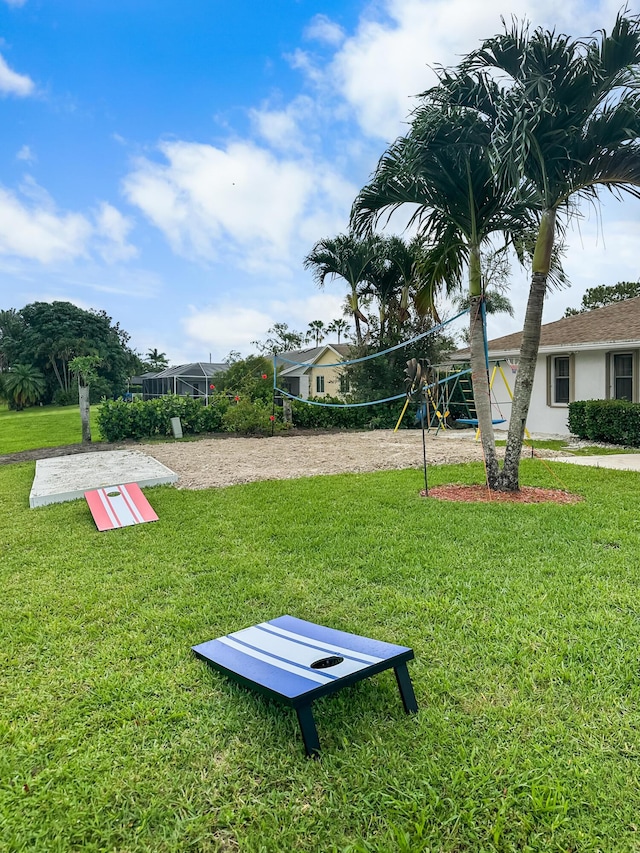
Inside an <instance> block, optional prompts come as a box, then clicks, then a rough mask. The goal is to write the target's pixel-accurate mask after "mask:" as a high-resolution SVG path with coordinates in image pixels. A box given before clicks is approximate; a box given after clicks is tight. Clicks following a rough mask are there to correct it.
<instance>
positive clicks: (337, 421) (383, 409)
mask: <svg viewBox="0 0 640 853" xmlns="http://www.w3.org/2000/svg"><path fill="white" fill-rule="evenodd" d="M309 399H310V400H312V401H313V400H315V401H316V402H319V403H338V404H342V407H336V408H333V407H326V406H314V405H310V404H309V403H306V402H303V401H301V400H292V402H291V412H292V418H293V426H295V427H298V428H299V429H393V428H394V427H395V425H396V423H397V422H398V418H399V417H400V412H401V411H402V406H403V405H404V400H394V401H393V402H391V403H378V404H377V405H375V406H357V407H354V408H344V405H343V404H344V403H345V400H343V399H340V398H338V397H310V398H309ZM415 413H416V404H413V405H411V406H410V407H409V409H408V410H407V412H406V413H405V416H404V418H403V420H402V427H403V428H406V427H409V426H413V425H414V420H415Z"/></svg>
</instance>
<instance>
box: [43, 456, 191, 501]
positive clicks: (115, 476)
mask: <svg viewBox="0 0 640 853" xmlns="http://www.w3.org/2000/svg"><path fill="white" fill-rule="evenodd" d="M177 479H178V475H177V474H176V473H174V472H173V471H172V470H171V469H170V468H167V466H166V465H163V464H162V463H161V462H158V460H157V459H153V458H152V457H151V456H145V454H144V453H140V452H139V451H137V450H105V451H102V452H100V453H80V454H78V455H75V456H57V457H56V458H54V459H38V461H37V462H36V475H35V477H34V479H33V486H32V487H31V494H30V495H29V506H30V507H31V508H33V507H37V506H46V505H47V504H53V503H62V502H63V501H73V500H76V498H83V497H84V493H85V492H88V491H90V490H91V489H101V488H105V487H107V486H118V485H120V484H122V483H137V484H138V485H139V486H160V485H162V484H164V483H175V482H176V480H177Z"/></svg>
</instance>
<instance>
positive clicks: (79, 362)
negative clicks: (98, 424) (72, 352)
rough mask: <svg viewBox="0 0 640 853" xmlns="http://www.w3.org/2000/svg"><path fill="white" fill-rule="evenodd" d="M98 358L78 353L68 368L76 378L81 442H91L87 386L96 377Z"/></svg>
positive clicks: (88, 386)
mask: <svg viewBox="0 0 640 853" xmlns="http://www.w3.org/2000/svg"><path fill="white" fill-rule="evenodd" d="M99 366H100V359H99V358H98V357H97V356H95V355H79V356H76V357H75V358H74V359H72V360H71V362H70V363H69V368H70V370H71V373H72V374H73V375H74V376H75V377H76V378H77V380H78V402H79V404H80V422H81V424H82V443H83V444H90V443H91V421H90V406H89V388H90V386H91V383H92V382H95V381H96V380H97V378H98V367H99Z"/></svg>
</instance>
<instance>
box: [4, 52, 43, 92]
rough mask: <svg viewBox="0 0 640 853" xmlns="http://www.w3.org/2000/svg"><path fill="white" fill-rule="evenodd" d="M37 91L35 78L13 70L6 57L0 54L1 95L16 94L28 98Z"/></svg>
mask: <svg viewBox="0 0 640 853" xmlns="http://www.w3.org/2000/svg"><path fill="white" fill-rule="evenodd" d="M34 91H35V84H34V82H33V80H32V79H31V78H30V77H28V76H27V75H26V74H18V73H17V72H16V71H12V70H11V68H9V66H8V65H7V63H6V61H5V59H4V58H3V57H2V56H0V95H16V96H17V97H18V98H26V97H28V96H29V95H32V94H33V93H34Z"/></svg>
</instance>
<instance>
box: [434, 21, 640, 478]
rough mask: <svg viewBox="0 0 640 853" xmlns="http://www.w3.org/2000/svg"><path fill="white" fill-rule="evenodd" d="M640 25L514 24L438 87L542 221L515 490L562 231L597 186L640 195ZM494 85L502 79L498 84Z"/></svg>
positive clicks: (510, 452)
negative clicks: (487, 132) (480, 128)
mask: <svg viewBox="0 0 640 853" xmlns="http://www.w3.org/2000/svg"><path fill="white" fill-rule="evenodd" d="M639 70H640V20H639V19H638V17H633V18H627V17H625V16H624V14H619V15H618V16H617V18H616V21H615V24H614V26H613V29H612V31H611V34H610V35H607V34H606V32H605V31H604V30H602V31H600V32H599V33H598V34H596V35H594V36H592V37H590V38H589V39H584V40H573V39H570V38H569V37H568V36H566V35H557V34H556V33H555V32H553V31H548V30H543V29H536V30H535V31H534V32H533V34H531V35H530V34H529V31H528V26H527V25H519V24H517V23H514V24H513V25H512V27H511V29H508V28H507V27H505V31H504V32H503V33H502V34H500V35H498V36H495V37H494V38H492V39H488V40H487V41H485V42H484V44H483V45H482V47H481V48H480V49H479V50H478V51H475V52H474V53H472V54H470V56H469V57H468V58H467V60H465V62H464V63H463V64H462V66H461V73H460V74H458V75H451V76H450V77H449V78H448V79H447V80H445V82H444V86H445V88H447V89H448V90H449V100H450V101H451V100H452V101H454V102H455V103H457V104H459V105H462V106H463V107H464V108H467V109H471V110H473V111H474V112H476V114H477V115H480V116H485V117H486V116H488V115H489V116H491V117H492V118H493V120H494V129H495V132H494V134H493V136H492V139H491V148H490V153H491V156H492V159H493V162H494V164H495V167H496V172H497V177H498V179H499V180H500V182H501V183H502V184H506V185H509V186H512V187H517V188H518V190H519V191H520V193H521V194H526V199H525V201H526V203H527V205H528V207H529V208H530V209H531V210H532V211H534V212H535V214H536V216H537V220H538V228H537V237H536V242H535V250H534V252H533V261H532V273H531V284H530V289H529V299H528V303H527V309H526V314H525V321H524V328H523V336H522V345H521V351H520V358H519V367H518V375H517V380H516V384H515V389H514V402H513V406H512V410H511V419H510V422H509V432H508V438H507V447H506V454H505V463H504V468H503V471H502V474H501V477H500V484H499V487H500V488H502V489H504V490H515V489H517V488H518V469H519V462H520V456H521V452H522V443H523V438H524V428H525V423H526V419H527V415H528V412H529V405H530V402H531V391H532V386H533V376H534V371H535V366H536V360H537V355H538V348H539V343H540V328H541V325H542V310H543V303H544V296H545V293H546V291H547V287H548V281H549V274H550V269H551V264H552V258H553V250H554V246H555V244H556V241H557V237H558V233H562V229H563V227H564V225H565V222H566V220H567V218H568V217H570V216H571V215H572V214H575V213H576V212H577V210H578V207H579V203H580V202H581V201H583V200H587V201H591V202H594V203H596V202H597V201H598V198H599V194H600V192H601V190H602V188H606V189H608V190H610V191H611V192H613V193H614V195H616V196H617V197H618V198H619V197H620V196H621V194H622V193H623V192H626V193H628V194H630V195H632V196H634V197H636V198H640V189H639V187H640V92H639V87H638V73H639ZM496 81H499V82H496Z"/></svg>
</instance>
